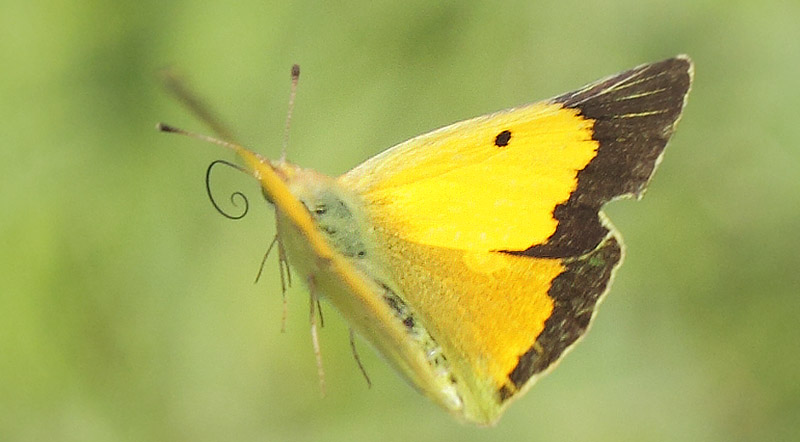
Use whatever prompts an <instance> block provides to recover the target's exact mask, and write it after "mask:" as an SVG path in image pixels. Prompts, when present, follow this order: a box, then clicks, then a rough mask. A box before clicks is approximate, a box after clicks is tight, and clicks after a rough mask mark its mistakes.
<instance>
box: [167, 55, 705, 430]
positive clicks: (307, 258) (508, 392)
mask: <svg viewBox="0 0 800 442" xmlns="http://www.w3.org/2000/svg"><path fill="white" fill-rule="evenodd" d="M297 73H299V72H297ZM692 75H693V66H692V62H691V60H690V59H689V58H688V57H686V56H678V57H675V58H671V59H667V60H664V61H660V62H657V63H652V64H646V65H642V66H639V67H636V68H634V69H631V70H628V71H625V72H622V73H620V74H617V75H614V76H611V77H608V78H606V79H603V80H600V81H598V82H596V83H592V84H590V85H588V86H585V87H583V88H581V89H578V90H577V91H574V92H570V93H567V94H564V95H560V96H558V97H555V98H552V99H550V100H545V101H542V102H538V103H535V104H531V105H527V106H523V107H518V108H514V109H509V110H504V111H500V112H497V113H494V114H490V115H486V116H482V117H478V118H474V119H471V120H467V121H463V122H460V123H455V124H453V125H450V126H447V127H444V128H442V129H439V130H436V131H433V132H430V133H427V134H425V135H421V136H419V137H416V138H413V139H411V140H409V141H406V142H405V143H402V144H399V145H397V146H395V147H393V148H391V149H388V150H386V151H384V152H383V153H380V154H378V155H376V156H374V157H372V158H371V159H369V160H367V161H366V162H364V163H363V164H361V165H360V166H357V167H356V168H354V169H352V170H351V171H350V172H347V173H346V174H344V175H342V176H340V177H336V178H334V177H329V176H326V175H323V174H320V173H318V172H315V171H313V170H309V169H303V168H300V167H298V166H296V165H293V164H290V163H288V162H286V161H285V160H283V159H281V160H279V161H270V160H267V159H264V158H262V157H261V156H259V155H258V154H256V153H253V152H252V151H249V150H247V149H245V148H243V147H241V146H238V145H235V144H232V143H222V144H225V145H227V146H228V147H230V148H231V149H233V150H234V151H236V152H237V153H238V154H239V156H240V158H241V159H242V160H243V161H244V163H245V165H246V167H247V169H248V170H249V171H250V172H251V173H252V175H253V176H254V177H256V178H257V179H258V180H259V181H260V183H261V186H262V190H263V193H264V194H265V196H266V197H267V199H268V201H270V202H271V203H272V204H274V206H275V213H276V217H277V229H278V235H279V238H280V242H281V247H282V248H283V250H284V251H285V254H286V255H287V256H288V260H289V263H290V264H291V266H292V267H294V268H295V270H296V271H298V272H299V273H300V274H301V275H302V276H303V278H304V279H305V281H306V282H307V284H308V286H309V289H310V291H311V294H312V300H316V299H318V297H320V296H322V297H324V298H325V299H327V300H328V301H329V302H330V303H331V304H332V305H333V306H334V307H335V308H336V309H337V310H339V312H340V313H341V314H342V315H343V316H344V317H345V318H346V319H347V321H348V322H349V323H350V326H351V327H352V328H353V329H354V330H355V331H356V332H357V333H359V334H360V335H361V336H363V337H364V338H366V339H367V340H368V341H369V342H370V343H372V345H374V346H375V347H376V348H377V350H378V351H379V352H380V353H381V354H383V355H384V356H385V357H386V358H387V359H388V360H389V361H390V362H391V363H392V364H393V365H394V366H395V367H396V368H397V369H398V370H399V371H400V372H401V373H402V374H403V375H404V376H405V377H406V378H407V379H408V380H409V381H410V382H411V383H412V384H413V385H414V386H415V387H416V388H417V389H419V390H420V391H421V392H422V393H424V394H425V395H426V396H428V397H429V398H431V399H432V400H433V401H434V402H436V403H438V404H439V405H440V406H442V407H443V408H445V409H446V410H448V411H449V412H451V413H452V414H454V415H455V416H457V417H458V418H460V419H462V420H466V421H470V422H474V423H477V424H480V425H490V424H493V423H494V422H496V421H497V419H498V418H499V417H500V415H501V414H502V412H503V411H504V410H505V408H506V407H507V406H508V404H509V403H510V402H511V400H512V399H514V398H516V397H518V396H520V395H521V394H522V393H523V392H525V391H526V390H527V389H528V388H529V387H530V386H531V385H532V384H533V383H534V382H536V380H538V379H539V378H540V377H541V376H543V375H544V374H545V373H547V372H548V371H550V370H551V369H552V368H553V367H554V366H555V365H556V363H557V362H558V361H559V360H560V359H561V358H562V357H563V356H564V354H566V353H567V352H568V351H569V350H570V349H571V348H572V347H573V345H575V343H576V342H578V341H579V340H580V338H581V337H582V336H583V335H584V333H585V332H586V330H587V329H588V327H589V325H590V323H591V320H592V318H593V317H594V313H595V311H596V309H597V305H598V303H599V302H600V300H601V299H602V298H603V296H604V295H605V293H606V292H607V290H608V287H609V284H610V282H611V279H612V276H613V274H614V271H615V269H616V268H617V267H618V265H619V264H620V262H621V259H622V256H623V249H622V244H621V240H620V237H619V235H618V234H617V232H616V231H615V230H614V228H613V227H612V226H611V224H610V223H609V221H608V220H607V219H606V218H605V216H604V215H603V213H602V212H601V211H600V209H601V207H602V206H603V204H605V203H606V202H608V201H610V200H613V199H616V198H620V197H630V196H635V197H640V196H641V195H642V193H643V192H644V190H645V187H646V186H647V183H648V182H649V180H650V178H651V176H652V174H653V172H654V170H655V168H656V166H657V165H658V163H659V161H660V160H661V156H662V153H663V151H664V148H665V146H666V144H667V141H668V140H669V138H670V136H671V134H672V132H673V130H674V129H675V125H676V123H677V121H678V119H679V118H680V116H681V112H682V110H683V107H684V104H685V102H686V97H687V94H688V91H689V87H690V85H691V82H692ZM295 79H296V76H295ZM160 128H161V129H162V130H164V131H168V132H170V131H175V132H178V131H179V130H178V129H174V128H172V127H170V126H165V125H161V126H160Z"/></svg>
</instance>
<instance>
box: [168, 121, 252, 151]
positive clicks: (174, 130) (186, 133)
mask: <svg viewBox="0 0 800 442" xmlns="http://www.w3.org/2000/svg"><path fill="white" fill-rule="evenodd" d="M156 130H159V131H161V132H166V133H170V134H178V135H184V136H187V137H189V138H194V139H196V140H200V141H205V142H206V143H211V144H216V145H218V146H222V147H226V148H228V149H230V150H232V151H234V152H236V151H238V150H239V149H242V147H241V146H239V145H238V144H236V143H231V142H228V141H223V140H220V139H218V138H214V137H210V136H208V135H203V134H199V133H196V132H189V131H188V130H184V129H181V128H179V127H175V126H170V125H169V124H165V123H158V124H156Z"/></svg>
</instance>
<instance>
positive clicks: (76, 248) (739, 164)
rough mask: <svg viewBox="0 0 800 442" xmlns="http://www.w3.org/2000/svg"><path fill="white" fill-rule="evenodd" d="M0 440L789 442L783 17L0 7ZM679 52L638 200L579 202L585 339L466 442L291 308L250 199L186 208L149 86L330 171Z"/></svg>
mask: <svg viewBox="0 0 800 442" xmlns="http://www.w3.org/2000/svg"><path fill="white" fill-rule="evenodd" d="M2 11H3V12H2V17H1V18H0V58H1V59H2V73H0V78H2V81H1V82H0V99H1V100H2V107H1V108H0V134H2V138H3V144H4V146H3V147H2V157H0V179H1V180H2V181H1V182H2V186H0V195H2V199H0V201H1V202H2V209H0V210H1V211H2V216H0V268H1V269H2V270H1V271H0V272H1V273H0V275H1V276H0V440H2V441H44V440H48V441H50V440H53V441H55V440H64V441H148V440H154V441H216V440H233V441H271V440H299V441H316V440H348V441H350V440H381V441H408V440H465V441H466V440H538V441H548V440H593V441H601V440H610V441H623V440H631V441H660V440H663V441H675V440H708V441H713V440H718V441H737V440H792V439H793V440H797V437H798V434H800V363H799V362H800V357H799V356H798V350H800V344H798V342H799V339H800V333H798V331H797V327H798V323H799V322H800V321H798V317H800V299H798V295H799V294H800V293H798V292H799V291H798V287H800V257H798V252H797V248H798V247H797V246H798V238H800V234H799V233H798V230H800V229H799V228H800V196H799V195H800V192H799V191H800V169H799V166H800V149H799V148H798V140H800V123H798V118H800V112H798V103H800V87H798V78H800V77H798V76H799V75H800V26H799V25H798V23H800V3H799V2H797V1H783V2H780V1H763V2H746V1H727V0H716V1H713V0H710V1H702V0H701V1H696V0H673V1H670V2H642V1H638V0H624V1H616V2H613V3H612V2H607V1H563V2H543V1H529V0H525V1H519V2H505V3H498V2H490V1H486V2H478V1H451V2H441V3H435V4H434V2H429V1H416V0H414V1H405V2H397V1H369V2H367V1H365V2H361V3H358V2H351V3H343V2H342V3H339V2H329V3H321V2H320V3H314V2H302V1H297V2H263V1H260V2H259V1H242V2H235V4H234V3H232V2H219V1H212V2H205V3H202V4H201V3H196V2H169V3H166V4H165V3H162V2H156V1H151V0H145V1H141V2H137V5H136V6H134V5H133V2H117V1H102V0H99V1H91V2H89V1H84V2H37V1H33V2H11V1H6V2H3V6H2ZM678 53H687V54H689V55H691V56H692V57H693V58H694V60H695V63H696V77H695V83H694V88H693V91H692V93H691V96H690V100H689V105H688V107H687V109H686V112H685V115H684V119H683V121H682V122H681V124H680V125H679V129H678V131H677V134H676V136H675V137H674V139H673V142H672V143H671V145H670V147H669V148H668V150H667V155H666V156H665V160H664V162H663V163H662V165H661V168H660V170H659V172H658V173H657V174H656V177H655V179H654V181H653V182H652V185H651V187H650V190H649V192H648V195H647V197H646V198H645V199H644V200H643V201H641V202H638V203H636V202H630V201H623V202H617V203H614V204H612V205H611V207H609V208H608V212H609V214H610V215H611V217H612V219H613V220H614V222H615V223H616V225H617V226H618V227H619V228H620V230H621V231H622V232H623V234H624V236H625V239H626V243H627V245H628V256H627V261H626V264H625V265H624V266H623V267H622V268H621V271H620V272H619V273H618V275H617V279H616V281H615V284H614V287H613V290H612V293H611V295H610V296H609V297H608V299H607V300H606V302H605V303H604V305H603V306H602V308H601V312H600V314H599V316H598V318H597V321H596V322H595V324H594V328H593V330H592V332H591V333H589V335H588V337H587V339H586V341H585V342H584V343H583V344H582V345H581V346H579V347H578V349H577V350H576V351H575V352H573V353H572V354H570V355H569V356H568V357H567V358H566V359H565V360H564V361H563V363H562V364H561V366H560V368H559V369H558V370H556V371H555V372H554V373H553V374H551V375H550V376H549V377H547V378H546V379H544V380H543V381H542V382H540V384H539V385H537V386H536V387H535V388H534V389H532V390H531V392H530V393H529V394H528V395H526V396H525V397H524V398H522V399H520V400H518V401H517V402H516V403H515V404H514V405H512V406H511V407H510V409H509V410H508V412H507V414H506V415H505V416H504V417H503V419H502V420H501V421H500V423H499V425H498V426H497V427H496V428H493V429H476V428H472V427H469V426H462V425H460V424H458V423H457V422H455V421H454V420H453V419H452V418H451V417H450V416H449V415H447V414H446V413H445V412H443V411H441V410H440V409H438V408H437V407H435V406H434V405H433V404H432V403H430V402H429V401H427V400H426V399H424V398H423V397H422V396H421V395H419V394H417V393H416V392H415V391H414V390H413V389H412V388H410V387H408V386H407V385H405V383H404V382H403V381H402V380H401V379H400V378H399V377H398V376H397V375H396V374H395V373H394V372H393V370H392V369H391V368H389V367H388V366H387V365H386V364H385V363H384V362H383V361H382V360H381V359H380V358H379V357H378V356H376V355H375V354H374V353H373V352H372V351H371V350H370V349H369V348H367V346H366V345H365V344H363V343H361V348H362V350H361V356H362V359H363V360H364V364H365V365H366V367H367V370H368V371H369V373H370V374H371V377H372V379H373V382H374V386H373V388H372V389H367V388H366V386H365V383H364V381H363V379H362V377H361V374H360V373H359V371H358V369H357V367H356V365H355V363H354V362H353V360H352V357H351V355H350V349H349V345H348V342H347V329H346V326H345V325H344V323H343V321H342V320H341V318H339V317H338V316H337V315H336V313H335V312H334V311H333V310H331V309H330V308H327V309H326V312H327V316H326V324H325V325H326V326H325V329H324V330H323V333H322V344H323V358H324V362H325V367H326V374H327V384H328V394H327V397H326V398H324V399H322V398H320V391H319V386H318V380H317V375H316V367H315V363H314V357H313V352H312V348H311V344H310V338H309V332H308V304H307V302H308V301H307V299H308V298H307V295H306V292H305V291H304V289H303V288H302V287H295V288H293V289H292V290H291V291H290V293H289V318H288V329H287V332H286V333H283V334H281V333H280V327H281V310H282V303H281V297H280V289H279V283H278V279H277V270H276V267H277V264H276V262H275V261H274V259H273V258H271V259H270V261H268V262H267V267H266V274H265V277H264V278H263V280H262V281H261V282H260V283H259V284H258V285H255V286H254V285H253V283H252V281H253V278H254V276H255V274H256V271H257V270H258V267H259V262H260V260H261V257H262V254H263V253H264V251H265V248H266V246H267V244H268V243H269V241H270V239H271V237H272V235H273V232H274V225H273V219H272V213H271V211H270V210H269V209H268V208H267V207H266V205H265V204H262V203H261V200H260V195H259V192H258V189H257V188H256V187H255V186H254V183H252V182H250V181H249V180H248V179H247V178H246V177H242V176H239V175H238V174H236V173H235V172H227V171H218V172H217V174H216V175H215V180H214V186H215V189H216V190H217V191H218V192H220V193H221V194H222V195H223V198H224V195H225V193H229V192H230V191H233V190H238V189H245V190H246V191H247V192H248V194H249V195H250V196H251V202H254V203H255V204H254V206H253V208H252V210H251V213H250V215H249V216H248V217H246V218H245V219H244V220H242V221H239V222H232V221H228V220H226V219H224V218H222V217H221V216H219V215H218V214H217V213H216V212H215V211H214V210H213V209H212V207H211V205H210V204H209V202H208V200H207V197H206V195H205V190H204V187H203V178H204V172H205V167H206V165H207V164H208V163H209V162H210V161H211V160H213V159H216V158H218V157H223V158H229V159H230V158H231V157H230V156H229V155H228V153H227V152H223V151H221V150H220V149H219V148H217V147H215V146H211V145H206V144H203V143H199V142H195V141H192V140H189V139H182V138H178V137H174V136H168V135H163V134H159V133H157V132H156V131H155V130H154V125H155V123H156V122H158V121H166V122H169V123H173V124H176V125H179V126H184V127H186V128H189V129H194V130H200V131H206V130H205V129H204V128H203V127H202V126H201V125H200V124H199V123H197V122H196V121H194V120H193V119H192V118H191V117H190V116H189V115H188V113H187V112H185V111H184V110H183V109H182V108H181V107H180V105H178V104H176V103H175V102H174V101H172V100H171V99H170V97H169V96H168V95H167V94H166V93H164V91H163V90H162V88H161V87H160V85H159V82H158V80H157V77H156V75H155V74H156V72H157V71H158V70H159V69H160V68H163V67H165V66H170V65H171V66H175V67H177V68H179V69H180V70H181V71H182V72H184V73H186V74H187V77H188V78H189V79H190V82H191V84H193V85H194V86H195V87H196V88H197V89H198V90H200V91H202V92H203V93H204V94H205V95H206V96H207V98H208V100H209V102H210V103H213V105H214V106H215V107H216V108H217V109H218V110H219V111H220V112H221V113H222V114H223V115H224V116H225V117H226V118H227V119H228V120H229V121H230V122H232V125H233V126H234V127H235V128H236V130H237V134H238V136H239V140H240V141H242V142H243V143H244V144H246V145H248V146H251V147H253V148H255V149H256V150H258V151H260V152H262V153H265V154H266V155H268V156H272V157H276V156H277V155H279V152H280V144H281V140H282V131H283V125H284V118H285V112H286V102H287V98H288V88H289V75H288V72H289V67H290V66H291V64H292V63H295V62H296V63H300V64H301V65H302V67H303V75H302V77H301V82H300V89H299V94H298V98H297V106H296V109H295V118H294V120H293V125H292V132H291V143H290V158H291V159H292V160H293V161H295V162H297V163H299V164H301V165H304V166H308V167H313V168H315V169H318V170H321V171H324V172H327V173H330V174H339V173H342V172H344V171H345V170H347V169H349V168H350V167H353V166H354V165H356V164H358V163H359V162H360V161H362V160H364V159H365V158H367V157H369V156H371V155H373V154H375V153H377V152H379V151H380V150H382V149H384V148H386V147H389V146H391V145H393V144H395V143H397V142H400V141H403V140H405V139H407V138H409V137H411V136H413V135H416V134H419V133H422V132H426V131H428V130H430V129H433V128H436V127H439V126H442V125H444V124H447V123H450V122H453V121H456V120H459V119H463V118H467V117H471V116H475V115H479V114H483V113H487V112H489V111H494V110H498V109H502V108H505V107H510V106H514V105H519V104H523V103H526V102H531V101H534V100H537V99H542V98H546V97H549V96H552V95H555V94H557V93H561V92H565V91H567V90H571V89H574V88H576V87H578V86H581V85H583V84H584V83H587V82H589V81H593V80H595V79H598V78H600V77H603V76H605V75H608V74H612V73H615V72H617V71H621V70H623V69H627V68H630V67H633V66H635V65H637V64H640V63H644V62H650V61H656V60H659V59H662V58H666V57H669V56H672V55H675V54H678Z"/></svg>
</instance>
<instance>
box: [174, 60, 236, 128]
mask: <svg viewBox="0 0 800 442" xmlns="http://www.w3.org/2000/svg"><path fill="white" fill-rule="evenodd" d="M159 74H160V77H161V81H162V82H163V83H164V87H165V88H166V89H167V91H168V92H169V93H170V94H172V96H173V97H175V98H176V99H177V100H178V101H179V102H180V103H181V104H183V106H184V107H185V108H186V109H188V110H189V112H190V113H192V114H193V115H194V116H195V118H197V119H198V120H200V121H201V122H202V123H203V124H205V125H206V126H208V127H209V128H210V129H211V130H212V131H213V132H214V134H216V135H217V136H218V137H219V138H221V139H223V140H234V139H235V137H234V136H233V132H232V131H231V130H230V129H229V128H228V126H227V125H225V124H224V123H223V122H222V119H220V118H219V117H218V116H217V114H216V113H214V112H213V111H212V110H211V108H210V107H209V106H208V105H207V104H206V103H205V101H203V100H202V99H201V98H200V96H199V95H198V94H196V93H195V92H194V91H193V90H192V88H190V87H189V85H188V84H187V82H186V80H185V79H184V78H183V77H182V76H181V75H179V74H178V73H177V72H175V70H173V69H164V70H162V71H161V72H160V73H159Z"/></svg>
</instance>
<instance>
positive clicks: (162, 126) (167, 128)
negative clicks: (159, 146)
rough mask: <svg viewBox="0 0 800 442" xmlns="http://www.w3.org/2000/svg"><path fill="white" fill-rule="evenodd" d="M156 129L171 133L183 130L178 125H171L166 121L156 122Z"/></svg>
mask: <svg viewBox="0 0 800 442" xmlns="http://www.w3.org/2000/svg"><path fill="white" fill-rule="evenodd" d="M156 130H157V131H159V132H170V133H176V134H177V133H181V132H182V131H181V130H180V129H178V128H177V127H173V126H170V125H169V124H165V123H158V124H156Z"/></svg>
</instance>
